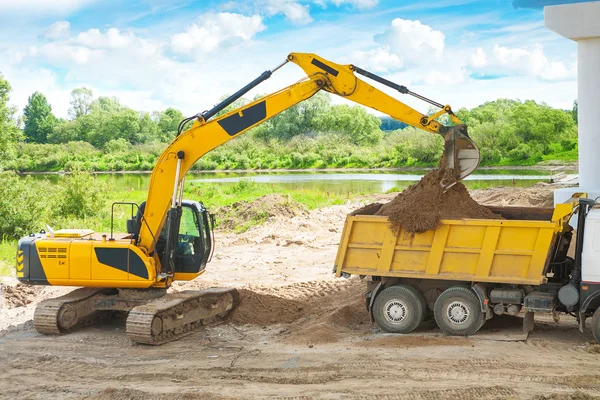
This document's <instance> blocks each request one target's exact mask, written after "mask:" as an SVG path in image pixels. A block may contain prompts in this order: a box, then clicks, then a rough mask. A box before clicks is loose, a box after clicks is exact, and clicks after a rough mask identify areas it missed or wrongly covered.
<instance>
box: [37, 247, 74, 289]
mask: <svg viewBox="0 0 600 400" xmlns="http://www.w3.org/2000/svg"><path fill="white" fill-rule="evenodd" d="M35 245H36V249H37V253H38V257H39V258H40V262H41V264H42V268H43V269H44V274H45V275H46V279H47V280H48V283H50V284H51V285H56V283H55V281H56V280H57V279H68V278H69V262H68V257H69V245H70V241H68V240H61V239H57V238H47V239H41V240H36V241H35Z"/></svg>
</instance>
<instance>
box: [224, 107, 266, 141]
mask: <svg viewBox="0 0 600 400" xmlns="http://www.w3.org/2000/svg"><path fill="white" fill-rule="evenodd" d="M266 117H267V103H266V102H265V101H261V102H260V103H257V104H255V105H253V106H251V107H248V108H246V109H244V110H241V111H240V112H238V113H235V114H233V115H230V116H229V117H227V118H224V119H222V120H220V121H217V122H218V123H219V125H220V126H221V128H223V129H224V130H225V132H227V133H228V134H229V136H235V135H237V134H238V133H240V132H241V131H243V130H244V129H248V128H249V127H251V126H252V125H254V124H256V123H257V122H260V121H262V120H263V119H265V118H266Z"/></svg>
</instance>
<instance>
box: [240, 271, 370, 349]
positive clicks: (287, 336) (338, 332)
mask: <svg viewBox="0 0 600 400" xmlns="http://www.w3.org/2000/svg"><path fill="white" fill-rule="evenodd" d="M361 283H362V282H360V281H358V280H354V279H352V280H350V281H335V282H327V281H315V282H304V283H298V284H293V285H289V286H284V287H281V288H268V289H256V290H254V289H240V295H241V303H240V305H239V306H238V307H237V308H236V309H235V310H234V311H233V312H232V314H231V319H230V320H231V322H232V323H235V324H253V325H259V326H270V325H278V324H286V325H287V326H286V329H285V330H283V331H282V335H283V341H285V342H287V343H302V344H307V345H310V344H317V343H330V342H335V341H338V340H339V339H340V338H341V336H342V335H343V334H344V333H345V332H347V331H348V330H353V332H354V333H356V329H357V328H360V327H364V328H365V329H368V327H369V326H370V325H369V314H368V313H367V312H366V311H365V307H364V300H363V296H362V292H363V290H364V285H363V284H361Z"/></svg>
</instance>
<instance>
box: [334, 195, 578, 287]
mask: <svg viewBox="0 0 600 400" xmlns="http://www.w3.org/2000/svg"><path fill="white" fill-rule="evenodd" d="M490 209H492V211H494V212H496V213H498V214H500V215H502V216H503V217H504V218H506V219H488V220H486V219H463V220H442V221H441V222H440V225H439V226H438V228H437V229H435V230H430V231H427V232H424V233H417V234H411V233H408V232H405V231H403V230H402V229H401V230H400V231H399V232H397V233H394V232H392V230H391V229H390V224H389V220H388V218H387V217H383V216H375V215H357V216H348V217H347V219H346V223H345V225H344V230H343V233H342V238H341V241H340V246H339V248H338V253H337V257H336V262H335V271H336V274H337V276H340V275H341V274H342V273H348V274H358V275H370V276H388V277H404V278H417V279H444V280H457V281H471V282H496V283H512V284H531V285H539V284H541V283H543V282H544V281H545V280H546V278H545V269H546V267H547V265H548V263H549V258H550V257H549V253H550V251H551V249H552V247H553V246H552V244H553V243H554V242H555V240H556V238H557V233H558V232H560V231H562V230H563V229H566V228H565V227H566V225H567V222H568V219H569V218H570V216H571V215H572V212H573V207H572V206H571V205H570V204H559V205H557V206H556V208H554V209H551V208H550V209H543V208H525V207H503V208H499V207H490Z"/></svg>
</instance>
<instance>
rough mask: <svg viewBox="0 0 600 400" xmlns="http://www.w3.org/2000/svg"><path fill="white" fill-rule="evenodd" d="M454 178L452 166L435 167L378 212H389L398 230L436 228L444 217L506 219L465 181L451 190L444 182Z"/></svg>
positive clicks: (411, 230) (409, 230)
mask: <svg viewBox="0 0 600 400" xmlns="http://www.w3.org/2000/svg"><path fill="white" fill-rule="evenodd" d="M452 181H454V179H453V177H452V174H451V171H450V170H444V169H434V170H432V171H430V172H428V173H427V174H426V175H425V176H424V177H423V178H421V180H420V181H419V182H417V183H416V184H414V185H412V186H410V187H408V188H407V189H405V190H404V191H403V192H401V193H400V194H398V196H396V197H395V198H394V199H393V200H392V201H390V202H389V203H387V204H384V205H383V206H381V208H379V209H378V211H377V212H376V213H375V215H382V216H387V217H388V218H389V220H390V226H391V228H392V230H393V231H394V232H398V231H399V230H400V229H402V230H404V231H405V232H409V233H420V232H425V231H428V230H430V229H435V228H437V226H438V225H439V223H440V220H441V219H463V218H476V219H503V218H502V217H501V216H500V215H498V214H495V213H493V212H491V211H490V210H489V209H488V208H486V207H485V206H482V205H480V204H478V203H477V202H476V201H475V200H473V199H472V198H471V196H470V195H469V192H468V191H467V188H466V187H465V186H464V185H463V184H462V183H460V182H455V184H454V185H453V186H452V187H450V188H449V189H448V190H445V189H444V188H443V187H442V186H441V182H452ZM363 208H367V207H363Z"/></svg>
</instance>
